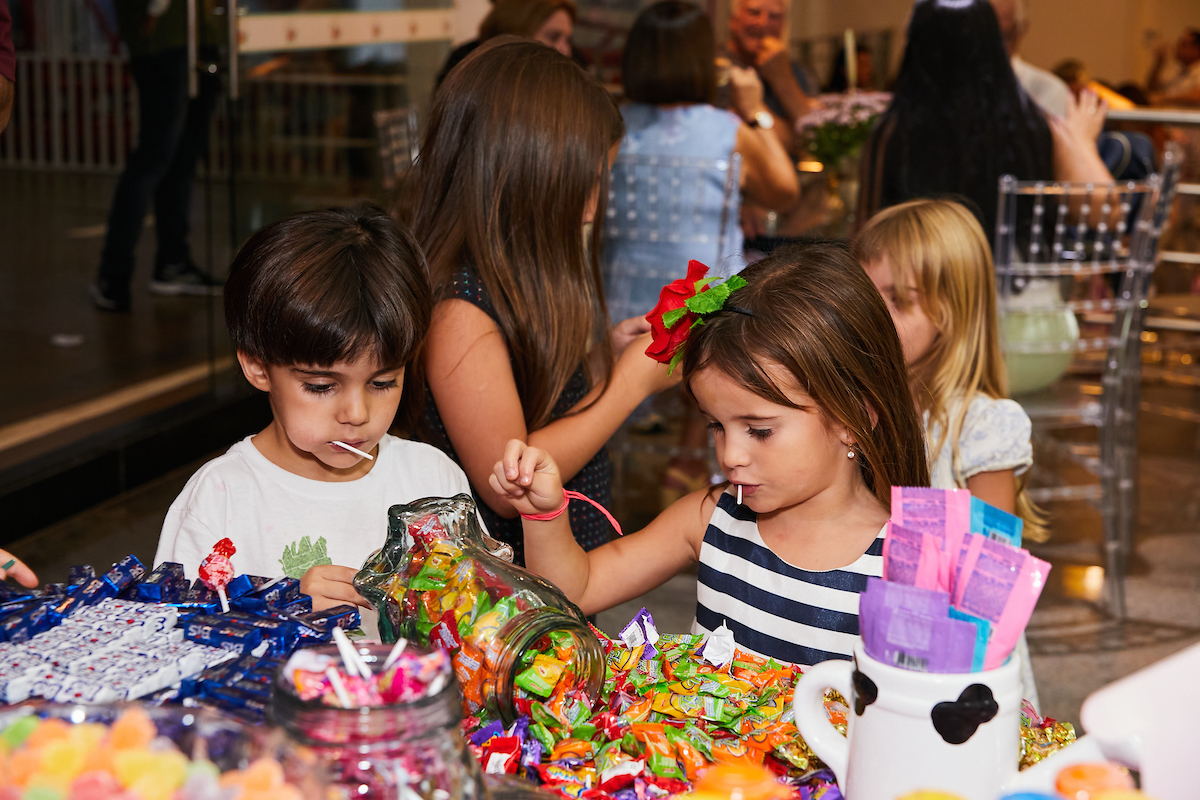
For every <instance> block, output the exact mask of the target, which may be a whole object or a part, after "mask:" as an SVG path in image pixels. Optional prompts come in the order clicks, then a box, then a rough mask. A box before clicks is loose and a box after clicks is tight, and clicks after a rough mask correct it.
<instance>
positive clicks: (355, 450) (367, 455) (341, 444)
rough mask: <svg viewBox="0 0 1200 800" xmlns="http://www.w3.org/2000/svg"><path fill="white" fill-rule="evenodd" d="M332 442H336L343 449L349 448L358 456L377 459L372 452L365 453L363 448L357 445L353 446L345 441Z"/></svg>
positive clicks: (371, 459) (369, 459)
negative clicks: (360, 448)
mask: <svg viewBox="0 0 1200 800" xmlns="http://www.w3.org/2000/svg"><path fill="white" fill-rule="evenodd" d="M330 444H335V445H337V446H338V447H340V448H342V449H343V450H349V451H350V452H351V453H354V454H355V455H358V456H362V457H363V458H365V459H367V460H368V461H374V460H375V456H373V455H371V454H370V453H364V452H363V451H362V450H359V449H358V448H357V447H351V446H350V445H348V444H346V443H345V442H330Z"/></svg>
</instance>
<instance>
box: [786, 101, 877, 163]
mask: <svg viewBox="0 0 1200 800" xmlns="http://www.w3.org/2000/svg"><path fill="white" fill-rule="evenodd" d="M817 100H818V101H819V102H820V104H821V105H820V107H818V108H816V109H814V110H813V111H810V112H808V113H807V114H805V115H804V116H803V117H801V118H800V119H799V120H797V121H796V132H797V133H798V134H799V135H800V136H801V138H802V139H803V141H804V143H805V145H806V147H807V148H808V152H809V153H810V154H811V155H812V157H813V158H815V159H816V160H817V161H820V162H821V163H822V164H824V165H825V167H826V168H827V169H831V168H833V167H836V166H837V164H838V162H840V161H841V160H842V159H843V158H845V157H846V156H850V155H854V154H855V153H857V152H858V150H859V148H861V147H862V146H863V144H864V143H866V141H867V139H869V138H870V137H871V128H872V127H874V125H875V119H876V118H877V117H878V116H879V115H880V114H882V113H883V112H884V111H885V110H887V107H888V104H889V103H891V102H892V95H891V94H890V93H889V92H852V93H850V94H823V95H821V96H820V97H818V98H817Z"/></svg>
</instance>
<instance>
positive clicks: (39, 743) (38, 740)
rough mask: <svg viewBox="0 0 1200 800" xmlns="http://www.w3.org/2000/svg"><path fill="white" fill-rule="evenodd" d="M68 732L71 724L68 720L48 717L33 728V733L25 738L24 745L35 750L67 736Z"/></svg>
mask: <svg viewBox="0 0 1200 800" xmlns="http://www.w3.org/2000/svg"><path fill="white" fill-rule="evenodd" d="M70 732H71V724H70V723H69V722H66V721H64V720H61V719H56V718H54V717H50V718H48V719H44V720H42V723H41V724H40V725H38V726H37V727H36V728H34V729H33V733H31V734H29V738H28V739H26V740H25V746H26V747H27V748H29V749H31V750H37V749H38V748H40V747H43V746H44V745H46V744H49V743H50V742H53V741H56V740H58V739H65V738H67V735H68V734H69V733H70Z"/></svg>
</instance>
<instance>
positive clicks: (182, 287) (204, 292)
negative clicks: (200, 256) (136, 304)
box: [150, 261, 222, 297]
mask: <svg viewBox="0 0 1200 800" xmlns="http://www.w3.org/2000/svg"><path fill="white" fill-rule="evenodd" d="M221 286H222V283H221V282H220V281H217V280H213V278H211V277H209V276H208V275H206V274H205V273H204V272H201V271H200V268H199V267H197V266H196V265H195V264H193V263H192V262H190V261H185V262H183V263H182V264H166V265H164V266H162V267H159V268H158V270H157V271H156V272H155V274H154V278H153V279H152V280H151V281H150V293H151V294H158V295H181V294H185V295H193V296H200V297H204V296H217V295H219V294H221Z"/></svg>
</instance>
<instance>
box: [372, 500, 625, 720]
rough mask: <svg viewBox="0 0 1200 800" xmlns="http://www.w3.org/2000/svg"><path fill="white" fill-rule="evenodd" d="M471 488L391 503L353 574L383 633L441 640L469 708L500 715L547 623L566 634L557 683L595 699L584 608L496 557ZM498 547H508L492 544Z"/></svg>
mask: <svg viewBox="0 0 1200 800" xmlns="http://www.w3.org/2000/svg"><path fill="white" fill-rule="evenodd" d="M491 545H495V542H494V540H492V539H491V538H490V537H485V535H484V533H483V530H482V528H481V527H480V526H479V521H478V514H477V513H476V509H475V501H474V500H473V499H472V498H471V496H470V495H468V494H460V495H457V496H456V497H450V498H426V499H424V500H418V501H416V502H414V503H409V504H407V505H397V506H392V507H391V508H390V509H389V510H388V538H387V541H386V542H385V543H384V546H383V548H382V549H380V550H379V551H378V552H377V553H375V555H373V556H371V558H369V559H367V563H366V564H365V565H364V566H363V568H362V570H360V571H359V573H358V575H356V576H355V578H354V585H355V587H356V588H357V589H358V590H359V592H360V593H362V595H363V597H365V598H367V599H368V600H370V601H371V602H372V603H373V604H374V605H375V607H376V608H377V609H378V610H379V634H380V637H381V638H382V639H383V640H384V641H385V642H392V641H395V640H396V639H397V638H399V637H404V638H407V639H410V640H413V641H417V642H420V643H421V644H424V645H429V644H431V643H432V644H435V645H438V646H443V647H446V648H447V649H449V650H450V651H451V655H452V656H453V658H454V664H455V672H456V674H457V675H458V678H459V682H460V684H461V686H462V691H463V697H464V700H465V707H466V709H467V711H468V712H469V713H473V712H476V711H479V710H480V709H486V710H487V711H488V712H489V713H491V714H492V715H494V716H498V717H500V718H501V719H502V720H503V721H504V722H505V723H506V724H508V723H511V722H512V721H513V720H515V719H516V718H517V717H518V716H520V714H521V713H522V709H521V708H520V707H519V703H518V697H519V696H520V692H519V691H518V689H517V688H516V687H517V684H516V678H517V676H518V674H519V673H520V671H521V670H522V669H524V668H525V667H526V666H527V665H528V664H527V658H526V656H527V655H530V654H531V653H532V652H533V651H536V650H541V649H544V648H546V647H547V641H548V637H549V635H550V634H551V633H555V632H558V633H561V634H565V635H566V636H569V637H570V640H571V645H572V647H571V652H572V655H571V662H570V666H569V667H568V668H567V669H566V670H564V673H563V674H566V675H571V676H573V678H572V679H571V680H570V682H569V685H566V686H559V687H558V688H561V689H569V690H571V691H578V692H582V693H583V694H584V695H585V696H586V697H587V698H589V699H590V700H591V701H592V702H595V700H596V699H597V698H598V697H599V695H600V689H601V686H602V684H603V682H604V651H603V649H602V647H601V646H600V641H599V639H597V638H596V635H595V633H593V632H592V630H591V628H590V627H589V626H588V623H587V620H586V618H585V617H584V616H583V612H581V611H580V610H579V608H578V607H577V606H576V605H575V604H574V603H572V602H571V601H569V600H568V599H567V598H566V596H565V595H563V593H562V592H560V591H559V590H558V589H557V588H556V587H555V586H554V585H553V584H551V583H549V582H548V581H545V580H543V579H542V578H539V577H538V576H536V575H534V574H533V573H531V572H527V571H526V570H524V569H521V568H520V567H517V566H514V565H512V564H511V563H509V562H507V561H504V560H502V559H501V558H498V557H497V556H496V555H495V550H496V548H495V547H493V546H491ZM499 547H507V546H506V545H499Z"/></svg>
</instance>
